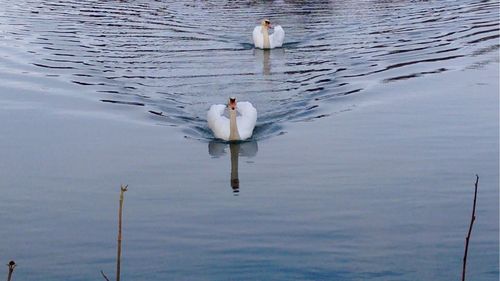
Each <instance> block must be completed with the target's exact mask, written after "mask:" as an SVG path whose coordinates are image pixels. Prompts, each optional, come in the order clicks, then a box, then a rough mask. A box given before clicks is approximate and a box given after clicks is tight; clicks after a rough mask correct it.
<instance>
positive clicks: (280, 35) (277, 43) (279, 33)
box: [252, 25, 285, 49]
mask: <svg viewBox="0 0 500 281" xmlns="http://www.w3.org/2000/svg"><path fill="white" fill-rule="evenodd" d="M252 37H253V44H254V45H255V48H260V49H273V48H279V47H281V46H283V42H285V31H284V30H283V28H282V27H281V26H280V25H277V26H275V27H274V32H273V34H271V35H270V34H269V28H267V27H266V26H265V25H258V26H256V27H255V28H254V29H253V33H252Z"/></svg>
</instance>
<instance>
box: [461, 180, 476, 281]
mask: <svg viewBox="0 0 500 281" xmlns="http://www.w3.org/2000/svg"><path fill="white" fill-rule="evenodd" d="M478 182H479V176H478V175H476V184H475V190H474V204H473V205H472V216H471V219H470V225H469V232H468V233H467V237H465V252H464V264H463V268H462V281H465V267H466V265H467V252H468V251H469V240H470V235H471V233H472V226H473V225H474V221H475V220H476V198H477V184H478Z"/></svg>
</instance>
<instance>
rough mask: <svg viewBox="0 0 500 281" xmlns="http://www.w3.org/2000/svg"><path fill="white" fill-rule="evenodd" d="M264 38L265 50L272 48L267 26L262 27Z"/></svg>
mask: <svg viewBox="0 0 500 281" xmlns="http://www.w3.org/2000/svg"><path fill="white" fill-rule="evenodd" d="M262 36H263V37H264V46H263V47H264V49H269V48H271V44H270V42H269V30H268V29H267V27H265V26H263V27H262Z"/></svg>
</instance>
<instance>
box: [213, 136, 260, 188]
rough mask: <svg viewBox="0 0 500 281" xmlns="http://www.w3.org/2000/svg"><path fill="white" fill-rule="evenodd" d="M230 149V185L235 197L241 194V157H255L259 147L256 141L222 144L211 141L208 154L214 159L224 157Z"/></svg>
mask: <svg viewBox="0 0 500 281" xmlns="http://www.w3.org/2000/svg"><path fill="white" fill-rule="evenodd" d="M228 147H229V153H230V159H231V180H230V185H231V188H232V189H233V192H234V194H235V195H238V193H239V192H240V178H239V175H238V174H239V173H238V170H239V165H238V164H239V157H240V156H242V157H255V156H256V155H257V151H259V147H258V145H257V142H256V141H247V142H231V143H227V142H220V141H211V142H209V143H208V153H209V154H210V155H211V156H213V157H223V156H225V155H226V154H227V148H228Z"/></svg>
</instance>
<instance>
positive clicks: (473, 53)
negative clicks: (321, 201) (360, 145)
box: [0, 0, 499, 139]
mask: <svg viewBox="0 0 500 281" xmlns="http://www.w3.org/2000/svg"><path fill="white" fill-rule="evenodd" d="M3 6H4V7H5V8H4V9H2V11H0V16H1V17H0V25H1V26H2V43H0V44H1V46H2V48H3V51H2V52H3V54H4V56H2V58H0V60H1V61H0V65H2V68H1V69H0V71H1V73H6V72H16V73H23V74H24V76H23V77H22V78H19V79H21V80H26V79H28V80H29V79H30V77H37V76H39V75H40V73H43V75H46V76H50V77H51V79H55V80H58V81H65V82H70V83H73V84H75V85H78V86H79V87H80V88H81V93H74V95H82V94H85V93H97V94H99V95H100V96H101V97H100V98H99V100H103V101H108V102H110V101H114V102H115V103H116V105H117V106H119V105H144V106H145V109H144V110H145V112H150V111H153V112H163V117H164V118H163V119H158V120H161V121H162V122H166V123H167V124H169V125H175V126H181V127H183V128H187V130H186V131H188V132H190V134H192V136H193V137H200V138H203V139H210V138H212V136H211V134H210V133H207V132H206V130H205V129H206V124H205V123H206V116H205V112H206V110H207V109H208V107H209V106H210V105H211V104H214V103H221V102H223V101H225V100H226V99H227V97H228V96H236V97H238V98H239V99H240V100H249V101H251V102H252V103H253V104H254V105H255V106H256V108H257V109H258V111H259V113H260V115H259V119H258V126H265V127H268V129H266V130H260V131H259V132H258V134H257V135H256V136H255V138H256V139H262V138H266V137H269V136H272V135H276V134H279V133H280V132H281V129H280V128H279V126H281V125H280V124H283V123H286V122H289V121H304V120H311V119H314V118H315V117H318V116H324V115H328V114H331V113H334V112H338V111H342V110H343V108H339V107H338V106H337V105H336V104H335V103H332V102H331V101H333V100H335V99H338V98H342V97H345V96H352V95H360V94H363V93H364V90H365V89H368V88H370V87H371V86H373V85H374V84H377V83H385V82H398V81H401V80H407V79H415V78H418V77H422V76H428V75H439V74H440V73H443V72H446V71H450V70H459V69H460V68H462V67H463V65H472V66H477V65H484V63H488V62H489V61H491V59H489V58H488V59H486V62H485V61H484V56H486V55H488V54H491V53H494V52H497V51H498V47H499V44H498V37H499V29H498V6H499V5H498V2H497V1H477V0H465V1H452V2H450V1H421V2H414V1H313V2H308V3H306V4H305V3H304V2H302V1H299V2H296V1H280V2H273V3H272V4H270V3H268V4H266V3H260V2H247V1H230V2H220V1H203V2H200V1H187V2H186V1H133V2H130V1H104V2H95V1H31V0H22V1H17V2H16V4H8V5H6V4H5V3H4V5H3ZM263 17H272V19H273V21H274V22H276V23H277V24H280V25H282V26H283V27H284V29H285V32H286V43H285V45H284V48H282V49H279V50H272V51H261V50H254V49H253V46H252V44H251V36H250V35H251V31H252V29H253V27H254V26H255V25H256V24H257V23H258V21H259V19H260V18H263ZM152 118H155V119H157V116H156V117H155V116H152ZM273 126H277V127H274V128H269V127H273Z"/></svg>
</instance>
